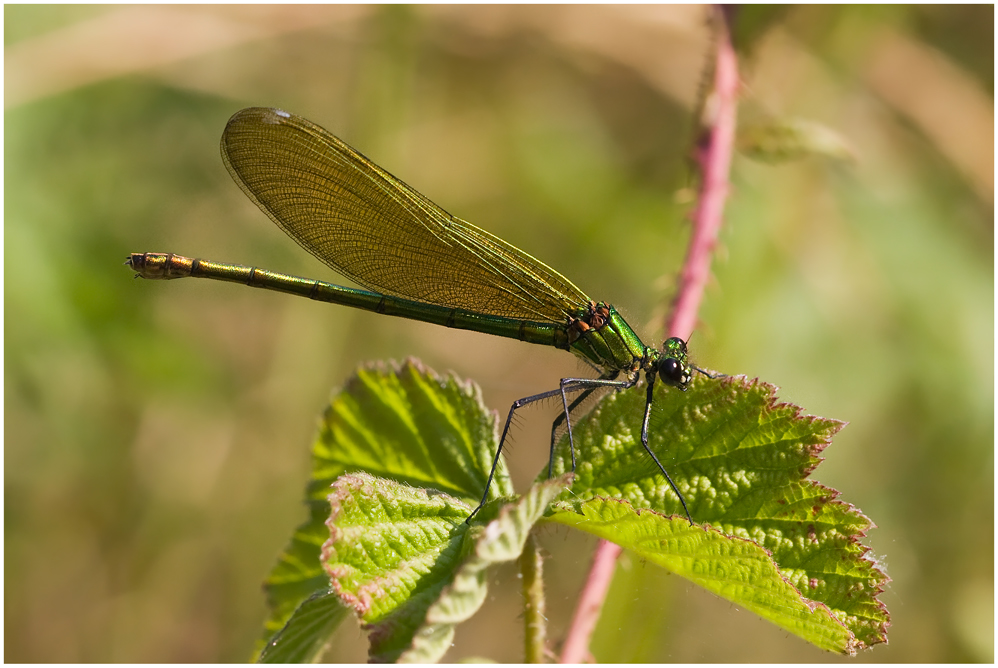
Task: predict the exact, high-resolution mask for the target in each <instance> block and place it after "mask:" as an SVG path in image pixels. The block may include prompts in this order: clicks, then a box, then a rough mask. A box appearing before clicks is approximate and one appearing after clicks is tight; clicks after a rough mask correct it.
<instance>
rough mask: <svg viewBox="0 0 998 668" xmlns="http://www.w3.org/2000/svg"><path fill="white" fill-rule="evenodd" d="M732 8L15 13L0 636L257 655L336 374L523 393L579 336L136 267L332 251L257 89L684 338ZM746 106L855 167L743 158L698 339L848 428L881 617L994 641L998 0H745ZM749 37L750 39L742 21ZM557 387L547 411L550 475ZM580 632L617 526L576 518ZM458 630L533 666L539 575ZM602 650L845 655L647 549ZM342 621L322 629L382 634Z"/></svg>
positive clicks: (283, 265) (930, 634)
mask: <svg viewBox="0 0 998 668" xmlns="http://www.w3.org/2000/svg"><path fill="white" fill-rule="evenodd" d="M708 16H709V13H708V11H707V10H706V9H705V8H703V7H651V6H642V7H603V6H578V7H576V6H557V7H531V6H513V7H462V6H421V7H408V8H407V7H370V6H337V7H320V6H306V7H300V6H287V7H269V6H252V7H239V6H226V7H198V6H178V7H162V6H160V7H156V6H147V7H130V6H113V7H112V6H108V7H89V6H54V5H53V6H9V5H8V6H6V7H5V8H4V18H5V22H4V26H5V35H4V37H5V91H4V92H5V132H4V139H5V155H4V158H5V183H4V185H5V188H6V190H5V195H6V197H5V201H4V207H5V222H6V224H5V228H4V242H5V249H4V250H5V252H4V262H5V266H4V278H5V290H4V296H5V306H4V315H5V321H4V334H5V362H6V364H5V367H4V390H5V392H4V409H5V418H6V419H5V422H4V436H5V450H4V464H5V477H4V501H5V515H4V517H5V524H4V538H5V549H4V557H5V571H4V575H5V577H4V584H5V591H4V611H5V621H4V641H5V653H4V658H5V660H7V661H15V662H29V661H30V662H34V661H47V662H53V661H54V662H78V661H100V662H104V661H107V662H111V661H121V662H131V661H154V662H174V661H242V660H245V659H246V658H247V657H248V656H249V654H250V650H251V648H252V644H253V641H254V640H255V639H256V638H257V636H258V634H259V633H260V625H261V622H262V620H263V618H264V614H265V607H264V598H263V595H262V593H261V590H260V583H261V582H262V580H263V578H264V577H265V575H266V574H267V572H268V571H269V569H270V567H271V565H272V564H273V561H274V559H275V557H276V555H277V554H278V552H279V551H280V550H281V549H282V547H283V546H284V544H285V541H286V540H287V538H288V536H289V535H290V532H291V530H292V528H293V527H294V526H295V525H296V524H297V523H298V522H300V521H302V520H303V519H304V517H305V509H304V507H303V506H302V505H301V499H302V496H303V493H304V485H305V481H306V478H307V475H308V451H309V447H310V445H311V440H312V437H313V434H314V429H315V426H316V423H317V417H318V415H319V414H320V412H321V411H322V409H323V406H324V404H325V402H326V400H327V397H328V396H329V393H330V392H331V391H332V390H333V389H335V388H336V387H337V386H338V385H340V384H341V383H343V381H344V380H345V379H346V378H347V377H348V375H349V374H350V373H351V372H352V370H353V369H354V368H355V367H356V366H357V365H358V364H360V363H361V362H364V361H366V360H374V359H388V358H394V359H402V358H404V357H406V356H409V355H413V356H417V357H420V358H422V359H423V360H424V361H425V362H426V363H427V364H428V365H429V366H431V367H432V368H435V369H437V370H439V371H441V372H442V371H445V370H448V369H453V370H454V371H455V372H456V373H458V374H460V375H461V376H463V377H468V378H471V379H474V380H475V381H476V382H478V383H479V384H480V385H481V386H482V388H483V392H484V396H485V400H486V402H487V404H488V405H490V406H491V407H493V408H495V409H498V410H499V411H501V412H505V411H506V409H507V407H508V406H509V404H510V402H511V401H512V400H513V399H515V398H518V397H521V396H524V395H528V394H532V393H535V392H538V391H541V390H546V389H549V388H551V387H553V384H554V383H555V382H556V379H557V378H560V377H562V376H566V375H575V374H578V373H579V372H580V371H581V370H582V367H581V366H580V365H579V364H578V363H577V362H576V361H575V360H574V359H573V358H572V356H570V355H566V354H565V353H563V352H561V351H557V350H553V349H546V348H543V347H539V346H528V345H526V344H522V343H519V342H516V341H506V340H499V339H493V338H490V337H485V336H483V335H479V334H473V333H467V332H456V331H450V330H446V329H444V328H438V327H433V326H431V325H425V324H419V323H410V322H406V321H402V320H396V319H390V318H384V317H379V316H377V315H374V314H367V313H357V312H354V311H353V310H350V309H347V308H339V307H334V306H330V305H324V304H317V303H313V302H309V301H307V300H302V299H294V298H291V297H286V296H284V295H278V294H268V293H266V292H264V291H254V290H247V289H245V288H241V287H239V286H233V285H226V284H216V283H209V282H202V281H179V282H175V283H152V282H144V281H136V280H132V278H131V274H130V272H129V270H128V269H127V268H126V267H124V266H122V262H123V261H124V259H125V257H126V254H127V253H129V252H133V251H163V252H169V251H172V252H178V253H183V254H186V255H193V256H201V257H207V258H211V259H215V260H220V261H229V262H237V263H243V264H256V265H261V266H265V267H268V268H271V269H275V270H279V271H287V272H292V273H299V274H303V275H309V276H314V277H317V278H323V279H327V280H337V279H336V277H334V276H332V275H330V272H329V271H328V270H327V269H326V268H325V267H324V266H322V265H321V264H319V263H318V262H317V261H315V260H313V259H312V258H310V257H308V256H307V254H306V253H304V252H303V251H302V250H301V249H299V248H298V246H296V245H295V244H294V243H293V242H291V241H290V240H289V239H287V238H285V237H284V235H283V234H282V233H281V232H280V231H279V230H278V229H277V228H276V227H275V226H274V225H273V224H272V223H271V222H270V221H269V220H268V219H267V218H266V217H265V216H264V215H263V214H262V213H260V212H259V211H258V210H256V209H255V208H254V206H253V204H252V203H251V202H250V201H249V200H248V199H247V198H246V197H245V196H244V195H243V194H242V193H241V192H240V191H239V189H238V188H237V187H236V186H235V185H234V184H233V183H232V182H231V180H230V178H229V176H228V174H227V173H226V171H225V168H224V167H223V165H222V162H221V159H220V158H219V152H218V140H219V137H220V136H221V132H222V128H223V127H224V125H225V122H226V120H227V119H228V117H229V116H230V115H231V114H232V113H234V112H235V111H237V110H239V109H240V108H242V107H246V106H256V105H268V106H278V107H282V108H284V109H287V110H289V111H294V112H295V113H298V114H301V115H303V116H305V117H306V118H309V119H311V120H313V121H315V122H316V123H319V124H320V125H322V126H324V127H326V128H328V129H330V130H331V131H332V132H333V133H335V134H337V135H338V136H341V137H343V138H344V139H346V140H347V141H348V142H349V143H351V144H352V145H354V146H355V147H357V148H358V149H359V150H361V151H362V152H364V153H365V154H367V155H368V156H370V157H371V158H373V159H374V160H375V161H377V162H378V163H379V164H381V165H382V166H384V167H385V168H386V169H388V170H389V171H391V172H393V173H394V174H396V175H398V176H399V177H401V178H402V179H403V180H405V181H407V182H408V183H410V184H411V185H412V186H414V187H415V188H417V189H418V190H420V191H422V192H424V193H425V194H427V195H428V196H429V197H430V198H432V199H433V200H434V201H436V202H438V203H439V204H440V205H441V206H443V207H444V208H446V209H447V210H449V211H451V212H452V213H454V214H456V215H458V216H461V217H463V218H466V219H468V220H471V221H472V222H474V223H476V224H477V225H480V226H482V227H484V228H485V229H487V230H489V231H491V232H493V233H495V234H498V235H499V236H501V237H502V238H504V239H506V240H508V241H510V242H511V243H513V244H515V245H517V246H519V247H521V248H523V249H524V250H526V251H527V252H530V253H532V254H534V255H536V256H537V257H539V258H541V259H543V260H544V261H545V262H547V263H549V264H550V265H551V266H553V267H555V268H557V269H558V270H559V271H561V272H563V273H564V274H565V275H566V276H568V277H569V278H571V279H572V280H573V281H575V282H576V283H577V284H578V285H579V286H580V287H581V288H582V289H583V290H584V291H586V292H588V293H589V294H590V295H593V296H594V297H596V298H599V299H605V300H608V301H612V302H613V303H614V304H615V305H617V306H618V307H619V308H620V310H621V311H622V312H623V313H624V314H625V315H626V317H627V318H628V319H629V321H630V322H631V324H632V325H633V326H634V327H635V329H636V330H637V331H638V332H639V333H641V334H642V335H643V336H644V337H646V338H645V340H646V341H649V342H650V341H652V340H655V341H657V340H660V338H661V335H662V325H661V322H662V317H663V315H664V313H665V311H666V309H667V307H668V304H669V300H670V297H671V296H672V295H673V294H674V287H675V276H676V272H677V270H678V268H679V266H680V264H681V262H682V258H683V254H684V251H685V245H686V241H687V235H688V223H687V219H686V215H687V213H688V211H689V194H688V193H689V190H688V187H689V186H690V185H691V183H692V181H691V177H690V162H689V155H690V147H691V141H692V139H693V137H694V135H695V123H694V109H695V107H696V103H697V94H698V91H699V90H700V87H701V85H702V81H703V79H704V76H705V75H704V67H705V65H706V64H707V63H708V62H709V52H710V44H711V42H710V31H709V23H708ZM739 21H740V23H739V28H740V31H741V29H744V30H745V34H746V35H747V37H746V39H748V40H749V42H748V43H750V44H751V50H750V51H749V52H748V53H747V54H746V59H745V60H743V62H742V68H743V79H744V82H745V85H744V91H743V100H742V106H741V108H740V118H741V120H742V122H743V123H745V124H746V125H748V124H751V123H753V122H757V121H765V120H767V119H783V118H802V119H807V120H809V121H812V122H816V123H821V124H824V125H825V126H827V127H828V128H830V129H832V130H834V131H836V132H838V133H840V135H841V136H842V138H843V139H844V141H846V142H847V143H848V145H849V146H850V147H851V150H852V152H853V154H854V157H855V160H854V161H852V162H851V163H850V162H842V161H834V160H831V159H828V158H821V157H810V158H806V159H803V160H799V161H796V162H789V163H784V164H779V165H771V164H764V163H760V162H753V161H751V160H749V159H747V158H745V157H736V159H735V162H734V165H733V174H732V188H731V197H730V199H729V202H728V209H727V214H726V221H727V222H726V225H725V228H724V230H723V233H722V243H721V246H720V248H719V252H718V257H717V258H716V262H715V265H714V280H713V281H712V284H711V285H710V287H709V290H708V293H707V295H706V299H705V303H704V306H703V308H702V310H701V313H700V325H699V327H698V329H697V331H696V333H695V334H694V335H693V338H692V342H691V349H692V354H693V358H694V360H696V362H697V363H698V364H700V365H701V366H706V367H710V368H716V369H720V370H723V371H726V372H728V373H731V374H740V373H742V374H746V375H748V376H750V377H754V376H758V377H760V378H762V379H763V380H766V381H769V382H771V383H774V384H776V385H779V386H780V387H781V388H782V389H781V398H783V399H785V400H787V401H792V402H795V403H797V404H799V405H801V406H803V407H804V409H805V410H806V411H807V412H809V413H812V414H817V415H823V416H827V417H833V418H837V419H841V420H846V421H848V422H849V423H850V424H849V426H848V427H847V428H846V429H845V430H844V431H842V432H841V434H840V435H839V436H838V437H837V438H836V439H835V441H834V443H833V444H832V446H831V447H829V448H828V449H827V450H826V451H825V453H824V454H825V456H826V461H825V462H824V463H823V464H822V465H821V466H820V467H819V468H818V469H817V470H816V471H815V472H814V473H813V474H812V477H814V478H815V479H817V480H819V481H821V482H822V483H824V484H827V485H830V486H832V487H834V488H836V489H838V490H840V491H841V492H842V498H843V500H845V501H847V502H849V503H852V504H855V505H856V506H858V507H859V508H860V509H862V511H863V512H865V513H866V514H867V515H868V516H869V517H871V518H872V519H873V520H874V521H875V522H876V524H877V525H878V528H877V529H874V530H873V531H872V532H871V533H870V534H869V536H868V538H867V539H865V542H866V544H868V545H870V546H871V548H872V554H873V555H874V556H875V558H877V559H878V560H879V561H880V563H882V564H883V565H885V566H886V570H887V573H888V574H889V575H890V576H891V577H892V578H893V582H892V583H891V584H890V586H889V588H888V590H887V591H885V592H884V593H883V594H882V596H881V598H882V600H883V601H884V603H885V604H886V605H887V606H888V608H889V609H890V612H891V615H892V618H893V620H892V621H893V626H892V628H891V629H890V632H889V638H890V644H889V645H888V646H880V647H877V648H876V649H874V650H872V651H870V652H865V653H862V654H861V655H860V656H859V657H858V660H860V661H890V662H906V661H918V662H937V661H984V662H991V661H993V660H994V635H993V629H994V596H993V590H994V582H993V561H994V551H993V545H994V512H993V508H994V495H993V489H994V451H993V448H992V444H993V437H994V412H993V406H994V374H993V369H994V344H993V340H994V307H993V304H994V283H993V280H994V275H993V269H994V254H993V247H994V246H993V241H994V236H993V235H994V230H993V196H994V189H993V181H994V156H993V146H994V125H993V122H994V121H993V116H994V112H993V92H994V91H993V80H994V71H993V66H994V61H993V49H994V34H993V25H994V20H993V7H991V6H972V7H961V6H951V5H947V6H920V7H905V6H890V7H797V8H784V9H782V10H780V11H777V12H769V11H765V10H758V9H746V10H744V12H743V14H742V16H741V17H740V18H739ZM740 34H741V32H740ZM554 413H555V410H554V407H553V406H547V407H541V408H537V409H534V410H532V411H529V412H527V413H524V414H523V419H522V420H521V424H522V427H521V428H520V429H519V430H518V431H517V433H516V434H515V441H514V443H513V447H512V448H511V451H510V453H509V460H510V464H511V469H512V472H513V475H514V481H515V482H516V483H517V485H518V486H519V487H520V489H523V488H524V486H525V485H526V483H527V482H528V481H529V480H531V479H532V478H533V476H534V475H535V474H536V473H537V471H539V470H540V469H541V467H542V466H543V465H544V462H545V459H546V443H547V441H546V438H547V437H546V433H547V431H548V429H549V428H550V427H549V425H550V420H551V418H552V417H553V416H554ZM542 541H543V545H544V547H545V549H546V550H547V551H548V552H549V554H550V558H549V560H548V561H547V562H546V564H547V566H546V568H547V574H548V581H547V588H548V595H549V611H548V613H549V614H548V616H549V619H550V623H551V633H552V635H553V637H554V638H555V639H556V640H557V639H558V638H560V637H561V636H562V634H563V633H564V632H565V629H566V628H567V626H568V623H569V621H570V617H571V614H572V610H573V605H574V601H575V599H576V596H577V594H578V591H579V589H580V587H581V585H582V581H583V578H584V575H585V572H586V570H587V569H588V566H589V559H590V554H591V549H592V547H593V544H594V541H592V540H590V539H589V538H587V537H585V536H580V535H576V534H573V533H571V532H569V531H568V530H566V529H561V528H549V529H546V530H544V532H543V533H542ZM490 591H491V597H490V600H489V601H488V602H487V603H486V605H485V607H484V609H483V610H482V611H481V612H480V613H479V614H478V616H476V618H475V619H474V620H472V621H471V622H469V623H468V624H466V625H464V626H462V627H460V628H459V630H458V634H457V637H456V641H455V646H454V648H453V650H452V651H451V652H450V653H449V654H448V656H447V658H448V659H449V660H451V661H454V660H459V659H461V658H464V657H468V656H484V657H489V658H493V659H496V660H500V661H519V660H522V654H521V649H520V647H521V642H520V638H522V628H521V620H520V618H519V615H520V594H519V584H518V580H517V579H516V572H515V570H514V569H513V568H512V567H510V568H507V569H500V570H499V571H497V572H496V573H495V574H494V578H493V587H492V589H491V590H490ZM592 649H593V653H594V655H595V657H596V658H597V659H599V660H601V661H648V662H659V661H696V662H702V661H762V662H769V661H826V660H827V661H835V660H842V659H841V658H840V657H837V656H834V655H830V654H825V653H822V652H820V651H818V650H816V649H814V648H812V647H810V646H809V645H807V644H805V643H804V642H803V641H800V640H798V639H797V638H795V637H792V636H790V635H788V634H787V633H786V632H784V631H781V630H779V629H777V628H775V627H773V626H771V625H770V624H768V623H766V622H764V621H762V620H760V619H758V618H757V617H755V616H754V615H749V614H745V613H744V612H743V611H740V610H739V609H738V608H737V607H735V606H733V605H731V604H729V603H728V602H726V601H722V600H720V599H717V598H715V597H714V596H712V595H710V594H707V593H705V592H704V591H701V590H699V589H697V588H696V587H694V586H693V585H691V584H689V583H687V582H686V581H684V580H681V579H679V578H676V577H673V576H670V575H668V574H667V573H665V572H664V571H661V570H660V569H658V568H657V567H654V566H652V565H649V564H645V563H642V562H640V561H638V560H636V559H627V558H625V559H623V560H622V562H621V564H620V567H619V569H618V576H617V579H616V580H615V582H614V589H613V592H612V594H611V597H610V599H609V600H608V602H607V605H606V608H605V610H604V614H603V617H602V620H601V622H600V626H599V629H598V630H597V633H596V636H595V638H594V642H593V648H592ZM365 656H366V649H365V641H364V637H363V634H362V633H361V632H360V631H359V630H358V629H357V628H356V625H355V624H352V623H351V624H346V625H345V626H344V627H343V628H342V629H341V630H340V631H339V632H338V635H337V640H336V643H335V644H334V647H333V649H332V652H331V655H330V658H331V659H332V660H336V661H363V660H364V659H365Z"/></svg>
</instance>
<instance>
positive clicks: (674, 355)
mask: <svg viewBox="0 0 998 668" xmlns="http://www.w3.org/2000/svg"><path fill="white" fill-rule="evenodd" d="M656 366H657V370H658V377H659V378H661V379H662V380H664V381H665V382H667V383H668V384H669V385H672V386H673V387H678V388H679V389H680V390H682V391H684V392H685V391H686V386H687V384H689V382H690V377H691V375H692V369H691V368H690V364H689V362H688V361H687V359H686V342H685V341H683V340H682V339H680V338H679V337H677V336H673V337H671V338H668V339H666V340H665V343H663V344H662V356H661V357H659V358H658V363H657V365H656Z"/></svg>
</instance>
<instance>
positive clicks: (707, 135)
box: [561, 8, 739, 663]
mask: <svg viewBox="0 0 998 668" xmlns="http://www.w3.org/2000/svg"><path fill="white" fill-rule="evenodd" d="M715 11H716V12H717V14H718V20H717V21H716V29H717V34H716V35H715V39H716V48H717V53H716V54H715V62H714V85H713V90H712V92H711V93H710V95H711V98H712V99H709V100H708V104H706V105H705V109H707V110H708V111H706V112H705V118H704V119H703V120H704V125H705V126H706V128H705V131H704V134H703V138H702V141H700V142H699V143H698V149H697V155H696V158H697V162H698V163H699V165H700V171H701V174H702V178H701V180H700V187H699V192H698V197H697V205H696V207H695V208H694V210H693V214H692V227H693V234H692V236H691V237H690V245H689V248H688V249H687V253H686V260H685V261H684V262H683V268H682V271H681V272H680V276H679V290H678V294H677V296H676V301H675V303H674V305H673V308H672V312H671V314H670V316H669V317H668V319H667V322H666V328H665V329H666V336H678V337H680V338H682V339H684V340H685V339H688V338H689V335H690V333H692V332H693V329H694V327H695V325H696V320H697V312H698V311H699V309H700V302H701V301H702V300H703V292H704V288H705V287H706V285H707V279H708V277H709V276H710V262H711V257H712V252H713V250H714V247H715V246H716V245H717V236H718V232H719V231H720V229H721V223H722V220H723V212H724V202H725V199H726V198H727V196H728V175H729V172H730V170H731V155H732V151H733V147H734V139H735V117H736V109H737V95H738V81H739V80H738V60H737V57H736V54H735V49H734V46H733V45H732V43H731V35H730V32H729V29H728V28H729V26H728V20H729V19H730V17H729V16H728V15H727V14H726V12H725V10H723V9H721V8H716V9H715ZM620 553H621V548H620V546H618V545H616V544H614V543H610V542H608V541H605V540H601V541H600V542H599V545H598V546H597V547H596V553H595V555H594V556H593V564H592V566H591V567H590V570H589V578H588V579H587V580H586V584H585V587H584V588H583V590H582V594H581V596H580V597H579V602H578V605H577V607H576V609H575V616H574V617H573V618H572V625H571V627H570V628H569V631H568V635H567V637H566V639H565V645H564V647H563V649H562V654H561V662H562V663H581V662H583V661H587V660H589V659H590V656H591V655H590V653H589V641H590V638H591V637H592V634H593V631H594V630H595V629H596V622H597V621H599V614H600V610H601V609H602V607H603V601H604V600H606V594H607V591H609V588H610V582H611V581H612V580H613V571H614V567H615V566H616V563H617V557H619V556H620Z"/></svg>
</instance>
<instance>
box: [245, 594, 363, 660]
mask: <svg viewBox="0 0 998 668" xmlns="http://www.w3.org/2000/svg"><path fill="white" fill-rule="evenodd" d="M348 614H350V609H349V608H347V607H345V606H344V605H343V604H342V603H340V599H339V597H338V596H336V594H334V593H333V592H332V591H328V590H327V591H322V592H318V593H315V594H313V595H312V596H310V597H309V598H308V599H306V600H305V602H303V603H302V604H301V605H300V606H298V609H297V610H295V612H294V614H293V615H291V618H290V619H289V620H288V622H287V624H285V625H284V628H282V629H281V630H280V631H278V632H277V633H276V634H275V635H274V637H273V638H272V639H271V641H270V642H269V643H268V644H267V646H266V647H265V648H264V649H263V651H262V652H261V653H260V658H259V663H316V662H317V661H318V660H319V659H320V658H321V657H322V653H323V651H324V650H325V648H326V644H327V643H328V641H329V637H330V636H331V635H332V634H333V631H335V630H336V627H338V626H339V625H340V622H342V621H343V620H344V619H346V617H347V615H348Z"/></svg>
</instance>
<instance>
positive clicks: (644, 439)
mask: <svg viewBox="0 0 998 668" xmlns="http://www.w3.org/2000/svg"><path fill="white" fill-rule="evenodd" d="M654 390H655V374H653V373H649V374H648V396H647V398H646V399H645V419H644V421H643V422H642V423H641V445H643V446H644V447H645V451H646V452H647V453H648V454H649V455H651V458H652V459H654V460H655V463H656V464H657V465H658V468H659V470H660V471H661V472H662V475H664V476H665V479H666V480H668V481H669V485H670V486H671V487H672V491H673V492H675V493H676V496H678V497H679V502H680V503H681V504H683V510H684V511H686V519H688V520H689V521H690V526H693V518H692V517H690V509H689V508H687V507H686V499H684V498H683V493H682V492H680V491H679V488H678V487H676V483H674V482H672V478H670V477H669V473H668V472H667V471H666V470H665V467H664V466H662V462H660V461H658V457H656V456H655V453H654V452H652V450H651V448H650V447H648V419H649V418H650V417H651V402H652V396H653V394H652V393H653V392H654Z"/></svg>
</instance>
